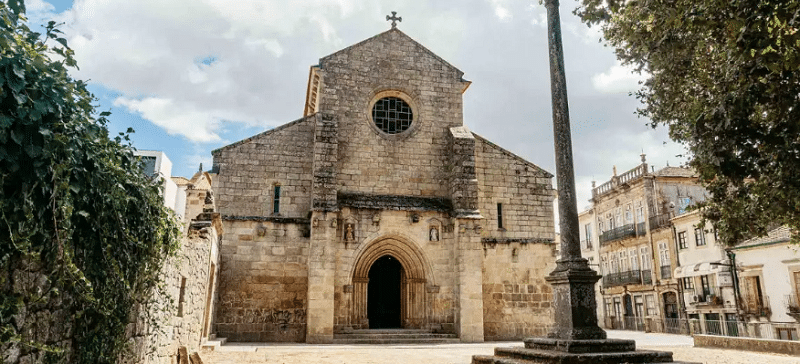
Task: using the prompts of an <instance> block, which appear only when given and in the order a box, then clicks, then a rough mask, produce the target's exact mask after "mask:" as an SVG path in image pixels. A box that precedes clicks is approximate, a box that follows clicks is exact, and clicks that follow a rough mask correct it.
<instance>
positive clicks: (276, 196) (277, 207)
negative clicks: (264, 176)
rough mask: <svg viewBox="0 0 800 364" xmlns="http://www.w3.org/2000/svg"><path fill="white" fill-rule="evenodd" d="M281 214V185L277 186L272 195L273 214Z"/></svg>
mask: <svg viewBox="0 0 800 364" xmlns="http://www.w3.org/2000/svg"><path fill="white" fill-rule="evenodd" d="M280 212H281V185H275V187H274V188H273V194H272V213H273V214H276V215H277V214H279V213H280Z"/></svg>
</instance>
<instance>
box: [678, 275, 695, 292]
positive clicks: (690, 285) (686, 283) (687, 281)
mask: <svg viewBox="0 0 800 364" xmlns="http://www.w3.org/2000/svg"><path fill="white" fill-rule="evenodd" d="M681 281H682V282H683V289H684V290H690V289H694V281H693V280H692V277H684V278H683V279H682V280H681Z"/></svg>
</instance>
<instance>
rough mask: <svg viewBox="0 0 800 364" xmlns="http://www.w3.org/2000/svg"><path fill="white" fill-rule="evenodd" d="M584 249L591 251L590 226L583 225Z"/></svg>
mask: <svg viewBox="0 0 800 364" xmlns="http://www.w3.org/2000/svg"><path fill="white" fill-rule="evenodd" d="M583 237H584V239H585V243H584V249H588V250H592V224H586V225H583Z"/></svg>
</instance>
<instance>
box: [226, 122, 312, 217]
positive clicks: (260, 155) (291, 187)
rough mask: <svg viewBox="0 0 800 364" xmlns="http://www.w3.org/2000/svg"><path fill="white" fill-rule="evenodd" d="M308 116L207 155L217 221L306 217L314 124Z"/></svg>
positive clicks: (309, 204)
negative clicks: (277, 189)
mask: <svg viewBox="0 0 800 364" xmlns="http://www.w3.org/2000/svg"><path fill="white" fill-rule="evenodd" d="M316 118H317V116H314V115H312V116H309V117H307V118H303V119H300V120H297V121H293V122H291V123H288V124H285V125H283V126H280V127H277V128H275V129H272V130H269V131H266V132H264V133H261V134H258V135H254V136H252V137H250V138H247V139H245V140H242V141H239V142H236V143H234V144H231V145H229V146H226V147H223V148H220V149H217V150H215V151H213V152H212V154H213V156H214V169H215V170H216V171H217V173H218V175H217V176H216V177H215V181H214V184H215V186H214V194H215V197H216V204H217V209H218V211H219V212H220V213H221V214H222V215H236V216H271V215H273V197H274V193H273V191H274V186H275V185H276V184H280V187H281V189H280V190H281V191H280V192H281V196H280V214H279V215H277V216H283V217H304V218H305V217H307V214H308V211H309V208H310V206H311V168H312V162H313V160H314V158H313V151H314V145H313V138H314V130H313V128H314V121H315V120H316Z"/></svg>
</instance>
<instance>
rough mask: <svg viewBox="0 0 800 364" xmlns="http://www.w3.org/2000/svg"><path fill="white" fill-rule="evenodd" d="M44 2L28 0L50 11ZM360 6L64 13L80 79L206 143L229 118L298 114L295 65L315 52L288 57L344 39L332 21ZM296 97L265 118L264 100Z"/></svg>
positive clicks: (132, 5) (180, 2) (135, 7)
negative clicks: (288, 111)
mask: <svg viewBox="0 0 800 364" xmlns="http://www.w3.org/2000/svg"><path fill="white" fill-rule="evenodd" d="M40 3H41V0H36V1H34V2H33V3H32V4H35V5H36V6H37V8H42V9H45V10H46V9H50V10H52V6H50V7H49V8H48V7H47V5H49V4H46V3H44V5H41V4H40ZM40 5H41V6H40ZM358 9H360V8H359V7H358V6H357V5H356V3H355V1H350V0H338V1H323V0H314V1H302V2H285V1H280V0H271V1H259V0H242V1H235V2H230V1H223V0H171V1H160V0H141V1H135V2H131V1H108V0H76V1H75V3H74V4H73V7H72V9H70V10H69V11H67V12H66V13H64V14H61V15H60V18H61V19H63V21H65V22H66V23H67V25H66V27H65V28H66V29H65V32H67V33H68V36H69V43H70V46H71V47H72V48H73V49H74V50H75V57H76V59H77V61H78V64H79V65H80V66H81V68H80V71H78V72H77V74H76V76H77V77H78V78H82V79H91V81H92V82H94V83H97V84H100V85H102V86H104V87H105V88H107V89H110V90H113V91H115V92H118V93H119V94H121V97H120V98H119V99H117V101H116V102H115V105H117V106H121V107H125V108H127V109H128V110H129V111H131V112H134V113H138V114H139V115H141V116H142V117H144V118H145V119H147V120H149V121H150V122H152V123H153V124H155V125H158V126H160V127H162V128H163V129H164V130H166V131H167V132H168V133H170V134H176V135H182V136H184V137H186V138H187V139H188V140H190V141H193V142H198V143H208V142H217V141H219V140H221V139H220V136H219V132H220V131H221V130H223V128H224V126H225V124H227V123H230V122H239V123H244V124H245V125H250V126H254V125H255V126H259V127H260V128H262V129H267V128H269V127H274V126H277V125H279V124H282V123H284V122H287V121H289V120H292V119H293V118H296V117H298V116H299V112H300V110H301V107H300V106H301V105H302V99H301V98H302V92H303V89H304V86H305V80H304V79H303V78H304V76H305V75H304V73H305V72H302V71H300V72H297V70H298V69H299V68H298V67H303V68H304V67H308V66H310V65H313V64H315V63H316V61H317V59H316V58H307V59H305V60H304V61H302V60H301V62H304V63H301V64H298V59H297V58H294V59H285V57H284V55H285V54H286V53H287V52H292V53H297V52H295V49H296V48H298V47H305V48H307V49H306V50H305V52H303V54H305V53H306V52H309V51H311V52H313V51H314V50H317V51H319V50H320V49H326V51H328V49H335V47H337V46H339V45H340V44H341V42H342V40H341V38H340V36H339V34H338V33H337V31H336V29H337V27H336V26H334V25H333V24H332V23H331V21H332V19H339V18H341V17H342V16H345V15H347V14H350V13H352V12H354V11H356V10H358ZM309 33H310V34H309ZM308 39H315V40H317V43H308V41H307V40H308ZM287 46H288V47H289V48H287ZM328 52H329V51H328ZM320 54H324V53H323V52H319V53H317V54H316V57H319V56H320ZM294 56H295V57H296V56H297V54H294ZM306 72H307V71H306ZM287 74H294V75H297V76H298V78H297V79H291V78H287V77H284V76H285V75H287ZM289 83H291V84H289ZM287 89H291V90H292V91H293V92H291V93H290V94H291V96H292V97H290V96H288V95H287V92H286V90H287ZM297 95H301V96H300V97H298V96H297ZM284 99H285V100H284ZM293 99H296V101H295V103H296V104H298V105H297V106H296V107H295V109H296V111H295V112H293V113H291V115H287V114H286V113H283V114H276V115H271V117H272V119H268V118H267V117H265V115H267V114H271V113H270V109H269V107H268V106H269V105H270V103H268V102H265V100H270V101H271V103H272V104H273V105H274V104H289V103H291V101H290V100H293Z"/></svg>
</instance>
